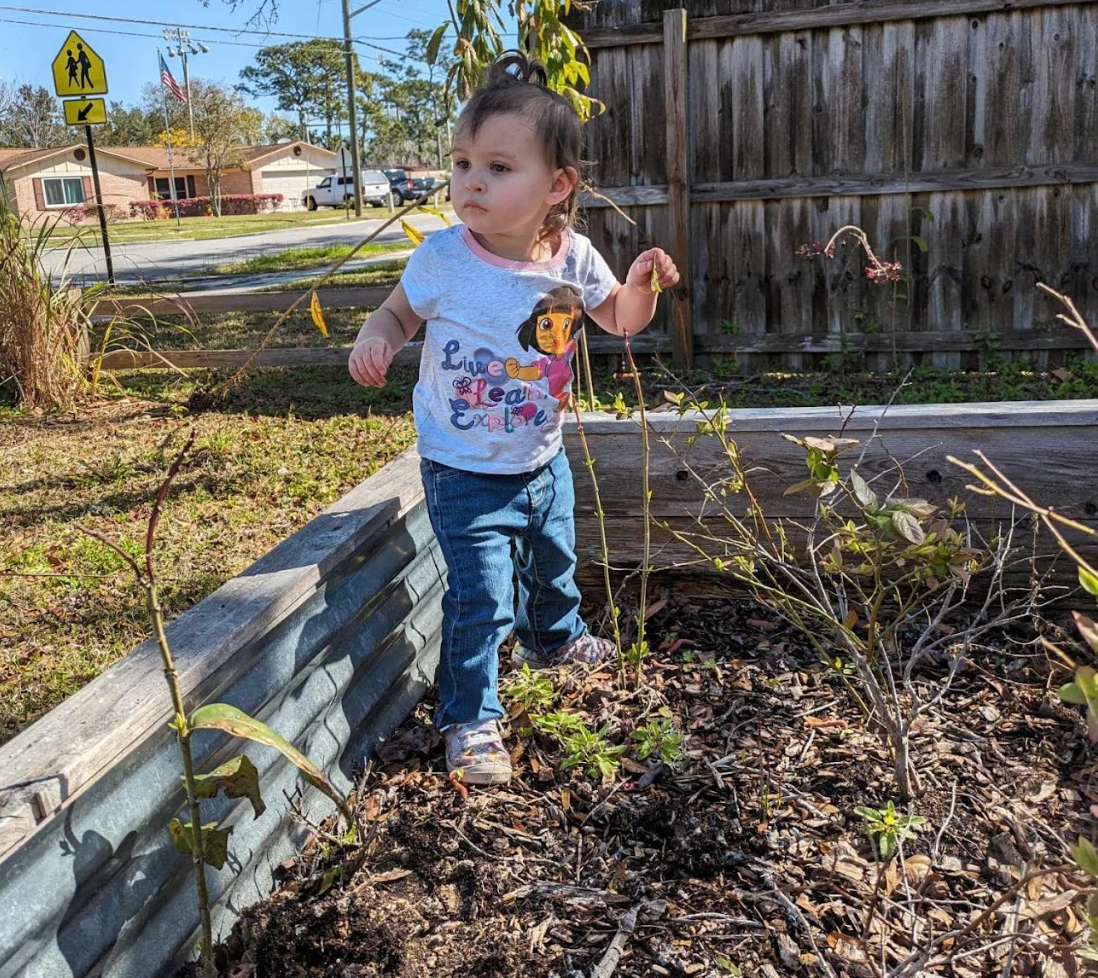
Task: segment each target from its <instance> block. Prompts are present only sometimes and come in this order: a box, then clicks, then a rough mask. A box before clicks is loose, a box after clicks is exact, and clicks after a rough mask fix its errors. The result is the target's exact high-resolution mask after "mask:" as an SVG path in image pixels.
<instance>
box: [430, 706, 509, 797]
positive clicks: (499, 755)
mask: <svg viewBox="0 0 1098 978" xmlns="http://www.w3.org/2000/svg"><path fill="white" fill-rule="evenodd" d="M443 736H444V737H445V739H446V768H447V770H449V772H450V773H451V775H453V774H454V772H458V771H459V772H461V773H460V774H459V775H456V776H457V777H459V778H460V780H461V781H462V782H463V783H465V784H506V783H507V782H508V781H510V780H511V758H510V755H508V753H507V750H506V748H505V747H504V746H503V736H502V733H501V731H500V725H499V721H498V720H481V721H480V722H479V723H454V724H451V725H450V726H448V727H447V728H446V729H445V730H444V731H443Z"/></svg>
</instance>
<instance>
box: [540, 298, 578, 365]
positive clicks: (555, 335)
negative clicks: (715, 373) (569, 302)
mask: <svg viewBox="0 0 1098 978" xmlns="http://www.w3.org/2000/svg"><path fill="white" fill-rule="evenodd" d="M574 320H575V313H574V312H573V311H572V310H571V309H550V310H549V311H548V312H543V313H542V314H541V315H540V316H538V321H537V324H536V325H535V327H534V328H535V330H536V331H537V335H536V336H535V339H534V342H535V343H536V344H537V347H538V349H539V350H541V351H542V353H548V354H550V355H551V356H554V357H562V356H564V353H565V351H566V350H567V349H568V341H569V340H570V339H571V338H572V323H573V321H574Z"/></svg>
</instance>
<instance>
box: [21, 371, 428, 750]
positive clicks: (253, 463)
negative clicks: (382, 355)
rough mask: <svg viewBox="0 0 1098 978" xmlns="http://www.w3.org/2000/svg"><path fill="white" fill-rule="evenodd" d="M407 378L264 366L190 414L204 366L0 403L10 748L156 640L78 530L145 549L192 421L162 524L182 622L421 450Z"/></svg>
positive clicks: (168, 599)
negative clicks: (108, 390)
mask: <svg viewBox="0 0 1098 978" xmlns="http://www.w3.org/2000/svg"><path fill="white" fill-rule="evenodd" d="M397 373H398V376H395V377H394V381H393V383H392V384H391V385H390V386H389V387H387V388H386V389H385V390H384V391H376V390H366V389H364V388H361V387H359V386H357V385H356V384H354V383H353V382H352V381H351V380H350V378H349V377H348V376H347V375H346V372H345V371H343V370H335V369H316V370H293V371H283V370H274V371H262V372H260V371H257V372H254V373H253V374H252V375H251V376H250V377H249V378H248V380H247V381H246V382H245V383H244V384H243V385H242V386H241V387H239V388H238V389H237V390H236V391H235V392H234V393H233V396H232V399H231V401H230V402H229V403H227V404H225V405H222V406H220V407H219V408H218V409H217V410H211V411H205V412H201V413H197V414H194V415H191V414H189V413H188V411H187V409H186V407H185V404H186V401H187V399H188V397H189V395H190V393H191V391H192V390H193V389H194V386H195V384H196V383H197V382H198V381H199V380H201V379H202V378H203V376H204V375H203V373H202V372H192V373H191V374H190V375H188V376H186V377H180V376H178V375H175V374H172V373H169V372H166V371H145V372H142V373H135V374H131V375H123V376H120V377H118V381H119V382H120V384H121V385H122V387H123V391H124V393H120V394H118V395H117V396H115V397H113V398H111V399H107V400H103V401H100V402H98V403H89V404H87V405H86V406H85V407H84V408H83V409H81V410H80V411H79V412H78V413H77V414H76V415H75V416H66V417H63V418H34V417H28V416H25V415H22V414H20V413H17V412H14V411H12V410H11V409H10V408H9V409H7V410H6V411H5V410H4V409H0V742H2V741H5V740H7V739H10V738H11V737H12V736H13V735H14V734H15V733H17V732H18V731H19V730H20V729H22V728H23V727H24V726H26V725H27V724H28V723H30V722H31V721H33V720H34V719H36V718H37V717H39V716H41V715H42V714H43V713H45V712H46V711H47V710H49V709H50V708H51V707H52V706H54V705H56V704H57V703H59V702H60V701H61V700H62V699H64V698H65V697H66V696H68V695H70V694H71V693H73V692H75V691H76V690H78V689H80V688H81V687H82V686H83V685H84V684H85V683H87V682H88V681H89V680H90V679H92V678H93V677H94V676H96V675H98V674H99V673H100V672H102V671H103V669H105V668H106V667H107V666H109V665H110V664H111V663H112V662H114V661H115V660H116V659H118V658H119V657H120V656H122V655H124V654H125V653H126V652H127V651H129V650H130V649H131V648H133V647H134V645H136V644H138V643H139V642H141V641H142V640H143V639H144V638H146V637H147V636H148V634H149V626H148V621H147V618H146V613H145V608H144V605H143V602H142V600H141V597H140V595H139V593H138V591H137V589H136V588H135V586H134V584H133V580H132V577H131V575H130V572H129V570H128V569H126V568H124V567H123V566H122V564H121V561H120V560H119V559H118V558H117V556H116V555H114V554H113V553H112V552H111V551H110V550H108V549H107V548H106V547H105V546H104V545H103V544H101V543H99V542H98V541H97V540H93V539H91V538H89V537H85V536H84V535H82V534H81V533H80V532H79V530H78V529H77V525H78V524H79V525H82V526H86V527H88V528H90V529H95V530H98V531H100V532H102V533H104V534H106V535H109V536H111V537H112V538H114V539H115V540H116V541H118V542H120V543H121V544H122V545H123V546H124V547H127V548H129V549H133V550H134V551H135V552H136V550H137V549H138V548H139V547H140V546H141V541H143V540H144V532H145V524H146V520H147V518H148V514H149V510H150V504H151V500H152V497H153V495H154V493H155V490H156V487H157V485H158V484H159V483H160V481H161V480H162V479H163V476H164V473H165V471H166V468H167V465H168V464H169V463H170V461H171V459H172V458H173V457H174V455H175V453H176V452H177V451H178V450H179V448H180V446H181V445H182V443H183V441H184V440H185V439H186V436H187V432H188V431H189V430H190V429H191V428H192V427H193V428H194V429H195V431H196V432H197V436H198V437H197V441H196V446H195V449H194V450H193V453H192V455H191V458H190V461H189V462H188V463H187V464H186V465H185V467H184V469H183V471H182V472H181V473H180V475H179V476H178V477H177V479H176V482H175V485H174V487H173V490H172V494H171V496H170V498H169V501H168V504H167V507H166V510H165V513H164V517H163V519H162V520H161V523H160V529H159V531H158V540H159V541H160V544H159V550H158V564H159V568H160V573H161V575H162V578H163V582H164V583H163V602H164V605H165V611H166V615H167V617H168V618H169V619H170V618H173V617H175V616H177V615H178V614H179V613H180V612H182V611H184V610H185V609H186V608H189V607H190V606H191V605H193V604H195V603H196V602H197V601H199V600H201V599H202V598H203V597H205V596H206V595H207V594H209V593H210V592H211V591H213V590H214V589H215V588H217V587H218V586H219V585H220V584H222V583H224V581H225V580H227V579H228V578H229V577H231V576H233V575H235V574H237V573H239V572H240V571H242V570H243V569H244V568H246V567H247V566H248V565H249V564H251V563H252V562H253V561H255V560H257V559H258V558H259V557H261V556H262V555H263V554H264V553H266V552H267V551H269V550H270V549H271V548H272V547H274V546H275V545H276V544H277V543H278V542H279V541H281V540H283V539H285V538H286V537H287V536H288V535H289V534H291V533H293V532H294V531H296V530H298V529H300V528H301V527H302V526H303V525H304V524H305V523H306V522H308V520H309V519H311V518H312V517H313V516H315V515H316V514H317V513H319V512H320V511H321V510H322V509H323V508H324V507H325V506H327V505H328V504H330V503H331V502H333V501H334V500H336V499H338V498H339V497H340V496H341V495H342V494H343V493H345V492H347V491H348V490H349V489H350V488H351V487H352V486H354V485H355V484H357V483H358V482H360V481H361V480H362V479H364V478H366V477H367V476H368V475H370V474H371V473H373V472H374V471H376V470H377V469H378V468H379V467H381V466H382V465H384V464H385V463H386V462H387V461H388V460H389V459H391V458H392V457H393V456H395V455H396V454H398V453H399V452H401V451H402V450H403V449H405V448H407V447H408V446H409V445H410V444H412V442H413V439H414V432H413V428H412V422H411V416H410V414H409V411H408V408H409V405H410V392H411V382H412V380H413V377H412V374H411V372H410V371H405V372H404V375H403V376H399V373H400V372H399V371H398V372H397ZM16 575H18V576H16ZM25 575H35V576H25Z"/></svg>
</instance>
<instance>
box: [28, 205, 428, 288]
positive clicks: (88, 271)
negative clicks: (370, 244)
mask: <svg viewBox="0 0 1098 978" xmlns="http://www.w3.org/2000/svg"><path fill="white" fill-rule="evenodd" d="M192 220H199V218H193V219H192ZM406 220H407V221H408V223H409V224H412V225H414V226H415V227H417V228H419V229H420V230H421V231H428V232H429V231H437V230H438V229H440V228H442V227H444V226H445V225H444V224H443V222H442V221H440V220H439V219H438V218H437V217H432V216H431V215H430V214H414V215H411V216H409V217H407V218H406ZM384 223H385V219H384V218H382V219H378V220H373V219H370V220H363V221H349V222H347V223H345V224H327V225H322V226H320V227H301V228H288V229H284V230H281V231H263V232H260V233H258V234H245V235H240V236H239V237H235V238H211V239H207V240H205V241H145V242H135V243H125V244H117V245H112V247H111V258H112V260H113V262H114V275H115V279H116V281H118V282H119V283H123V282H126V283H129V282H152V281H157V280H161V279H175V278H180V277H182V276H188V275H197V274H201V272H203V271H204V270H207V269H211V268H213V267H215V266H217V265H224V264H226V263H228V262H238V261H245V260H246V259H248V258H254V257H256V256H257V255H267V254H270V253H271V252H276V251H284V250H286V249H288V248H323V247H327V246H329V245H353V244H356V243H357V242H359V241H361V240H362V239H363V238H365V237H366V236H367V235H368V234H370V233H371V232H373V231H374V230H376V229H377V228H378V227H380V226H381V225H382V224H384ZM374 241H377V242H390V241H391V242H407V241H408V239H407V237H406V236H405V234H404V232H403V231H402V230H401V228H400V222H399V221H398V222H397V223H395V224H393V225H392V226H390V227H388V228H386V229H385V230H384V231H383V232H382V233H381V234H380V235H378V236H377V237H376V238H375V239H374ZM66 259H67V262H68V276H69V277H70V278H71V279H72V280H73V282H74V283H75V284H78V285H90V284H91V283H93V282H96V281H100V280H103V281H105V280H106V277H107V267H106V262H105V260H104V258H103V249H102V248H99V247H94V248H84V247H80V248H74V249H73V250H72V252H71V253H69V254H67V249H64V248H59V249H57V250H55V251H48V252H46V253H45V255H44V256H43V264H44V265H45V267H46V271H47V272H49V274H50V276H51V277H53V278H54V279H55V280H56V279H57V278H58V277H59V276H60V275H61V272H62V269H63V267H64V265H65V263H66Z"/></svg>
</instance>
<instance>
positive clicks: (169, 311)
mask: <svg viewBox="0 0 1098 978" xmlns="http://www.w3.org/2000/svg"><path fill="white" fill-rule="evenodd" d="M308 291H309V290H308V289H294V290H293V291H289V292H212V293H211V292H181V293H179V294H177V295H158V296H118V297H117V298H110V299H109V298H101V299H95V300H94V301H93V303H91V304H90V305H89V314H90V315H93V316H125V317H134V316H143V315H152V316H186V315H191V314H194V313H204V312H210V313H216V312H258V311H262V310H266V311H271V312H284V311H285V310H287V309H289V308H290V306H292V305H293V304H294V302H296V301H297V300H298V299H299V298H300V297H301V295H302V294H303V293H308ZM390 292H392V289H390V288H386V287H380V288H379V287H376V286H374V287H370V288H359V289H321V290H320V291H319V292H318V293H317V296H318V297H319V299H320V304H321V306H323V307H324V308H325V309H339V308H343V307H349V308H365V309H376V308H377V307H378V306H380V305H381V304H382V303H383V302H384V301H385V300H386V299H387V298H388V297H389V293H390ZM304 305H305V304H304V303H303V307H304ZM304 311H305V312H308V309H307V308H304Z"/></svg>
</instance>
